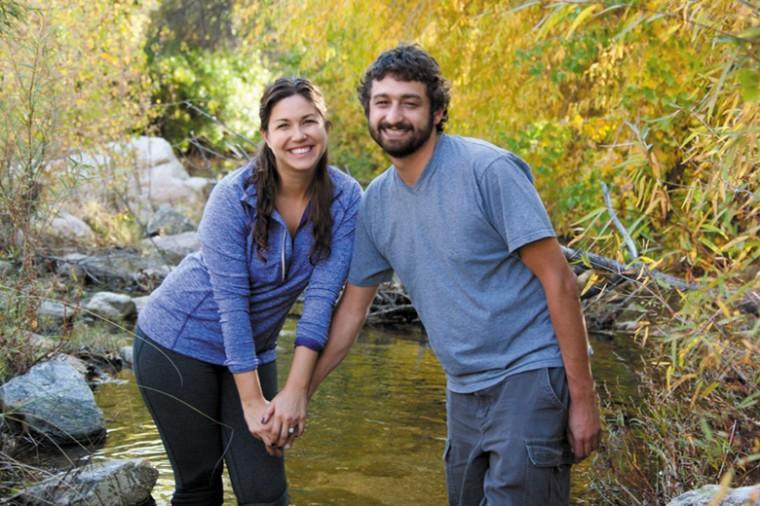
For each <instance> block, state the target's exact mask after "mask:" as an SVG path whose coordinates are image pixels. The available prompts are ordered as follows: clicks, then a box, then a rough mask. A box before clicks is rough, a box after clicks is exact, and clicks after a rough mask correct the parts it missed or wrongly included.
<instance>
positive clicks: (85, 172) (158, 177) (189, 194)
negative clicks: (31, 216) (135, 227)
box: [57, 137, 208, 223]
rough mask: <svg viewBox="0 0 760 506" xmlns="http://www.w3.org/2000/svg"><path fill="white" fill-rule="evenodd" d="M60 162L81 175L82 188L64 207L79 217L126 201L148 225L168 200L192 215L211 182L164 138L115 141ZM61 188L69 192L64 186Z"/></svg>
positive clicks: (108, 210) (97, 213) (121, 206)
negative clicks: (188, 167) (195, 174)
mask: <svg viewBox="0 0 760 506" xmlns="http://www.w3.org/2000/svg"><path fill="white" fill-rule="evenodd" d="M57 163H58V164H60V165H62V168H61V170H69V171H70V172H73V173H75V174H78V176H79V180H80V183H79V187H78V191H77V193H76V194H75V195H70V196H69V197H70V198H67V200H66V203H65V207H66V210H67V211H68V212H69V213H71V214H75V215H77V216H79V217H80V218H81V217H86V216H87V215H89V216H91V217H95V216H103V214H106V215H107V214H108V213H111V212H121V211H123V210H124V207H125V206H124V204H123V202H124V200H126V201H127V203H128V208H129V209H130V211H131V212H133V213H134V214H135V215H136V217H137V218H138V220H139V221H141V222H143V223H144V222H146V221H148V220H149V219H150V217H151V215H152V214H153V211H152V210H153V209H154V208H155V207H156V206H157V205H159V204H163V203H169V204H172V205H174V206H175V207H176V206H179V207H180V208H181V209H182V210H184V211H186V212H188V213H189V214H190V215H191V216H192V215H194V214H197V213H198V212H199V211H200V210H201V209H202V208H203V204H204V203H205V201H206V198H207V197H208V180H206V179H204V178H191V177H190V175H189V174H188V172H187V170H185V167H184V166H183V165H182V163H181V162H180V161H179V160H178V159H177V157H176V156H175V155H174V152H173V150H172V147H171V145H169V143H168V142H167V141H166V140H164V139H161V138H160V137H139V138H136V139H132V140H129V141H127V142H113V143H110V144H107V145H105V146H103V147H101V148H99V149H98V150H97V151H94V150H93V151H92V152H81V153H78V154H74V155H71V156H69V157H67V159H66V160H60V161H58V162H57ZM104 181H108V183H107V184H103V182H104ZM59 190H60V191H61V192H64V191H65V188H60V189H59ZM82 213H85V214H84V215H83V214H82Z"/></svg>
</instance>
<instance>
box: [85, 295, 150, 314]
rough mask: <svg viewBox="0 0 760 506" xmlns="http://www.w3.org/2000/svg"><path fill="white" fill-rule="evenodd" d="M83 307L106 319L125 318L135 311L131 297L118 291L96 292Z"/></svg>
mask: <svg viewBox="0 0 760 506" xmlns="http://www.w3.org/2000/svg"><path fill="white" fill-rule="evenodd" d="M84 308H85V309H86V310H87V311H89V312H91V313H94V314H95V315H97V316H100V317H102V318H105V319H106V320H111V321H119V320H126V319H127V318H129V317H130V316H132V315H134V314H135V312H136V311H137V309H136V307H135V303H134V302H133V301H132V297H130V296H129V295H124V294H120V293H113V292H98V293H96V294H95V295H93V296H92V298H91V299H90V300H89V301H87V302H86V303H85V305H84Z"/></svg>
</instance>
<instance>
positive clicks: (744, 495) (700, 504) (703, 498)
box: [668, 483, 760, 506]
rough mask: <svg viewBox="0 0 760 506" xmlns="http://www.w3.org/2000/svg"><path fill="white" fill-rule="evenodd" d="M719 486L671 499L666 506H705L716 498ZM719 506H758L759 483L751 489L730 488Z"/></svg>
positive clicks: (704, 488) (707, 487) (700, 489)
mask: <svg viewBox="0 0 760 506" xmlns="http://www.w3.org/2000/svg"><path fill="white" fill-rule="evenodd" d="M719 492H720V485H705V486H704V487H702V488H699V489H697V490H690V491H689V492H686V493H684V494H681V495H679V496H678V497H675V498H673V499H671V501H670V502H669V503H668V506H707V505H708V504H713V499H715V497H716V496H718V494H719ZM717 504H718V505H719V506H760V483H758V484H756V485H753V486H751V487H741V488H730V489H728V490H727V491H726V494H725V495H724V496H723V498H722V499H721V500H720V502H719V503H717Z"/></svg>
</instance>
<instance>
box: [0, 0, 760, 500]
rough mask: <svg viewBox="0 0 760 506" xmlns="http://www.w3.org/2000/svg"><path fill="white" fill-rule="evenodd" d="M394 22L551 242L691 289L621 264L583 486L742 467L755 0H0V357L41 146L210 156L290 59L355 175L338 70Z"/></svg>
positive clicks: (250, 123)
mask: <svg viewBox="0 0 760 506" xmlns="http://www.w3.org/2000/svg"><path fill="white" fill-rule="evenodd" d="M400 41H414V42H417V43H419V44H421V45H422V46H423V47H424V48H425V49H427V50H428V51H430V52H431V53H432V54H433V55H434V56H435V58H436V59H437V60H438V62H439V63H440V65H441V67H442V68H443V72H444V74H445V75H446V76H448V77H449V78H450V80H451V81H452V86H453V91H452V97H453V99H452V104H451V108H450V122H449V125H448V126H447V130H448V131H450V132H452V133H457V134H461V135H468V136H475V137H481V138H484V139H486V140H488V141H491V142H493V143H495V144H498V145H501V146H503V147H506V148H508V149H511V150H513V151H515V152H516V153H518V154H519V155H520V156H522V157H523V158H525V159H526V160H527V161H528V162H529V163H530V165H531V166H532V168H533V170H534V175H535V178H536V185H537V187H538V190H539V192H540V194H541V195H542V197H543V199H544V201H545V203H546V205H547V207H548V210H549V213H550V215H551V217H552V220H553V222H554V224H555V227H556V229H557V230H558V232H559V233H560V235H561V237H562V239H563V242H564V243H565V244H568V245H571V246H573V247H575V248H578V249H581V250H584V251H589V252H594V253H598V254H603V255H606V256H608V257H611V258H614V259H616V260H618V261H619V262H621V263H623V264H629V263H634V262H638V265H639V268H640V269H642V268H643V269H645V270H653V269H657V270H660V271H665V272H668V273H670V274H673V275H675V276H679V277H681V278H683V279H684V280H686V281H687V282H688V283H691V284H692V285H693V288H695V289H689V290H682V291H678V290H676V291H673V290H665V289H664V287H659V286H658V285H657V284H656V283H654V282H648V281H646V279H648V278H646V276H642V278H641V283H640V284H641V293H640V294H639V295H642V294H643V295H644V297H643V300H644V301H645V302H644V303H643V305H644V306H645V309H646V310H645V311H642V313H641V315H640V316H639V317H638V319H637V321H636V325H635V332H634V334H633V335H634V339H633V340H632V342H631V346H639V347H641V349H642V363H641V364H636V365H635V367H636V368H638V369H639V374H640V380H641V383H640V390H641V395H642V397H641V398H642V399H643V401H641V402H639V403H637V404H635V405H625V404H620V403H614V404H613V403H610V404H607V405H606V406H605V409H604V411H605V412H604V415H605V429H606V437H605V443H604V449H603V451H602V452H599V453H598V454H597V455H596V457H595V460H594V463H593V465H594V468H595V471H598V472H597V473H596V476H597V479H596V481H595V483H594V484H593V486H594V487H597V488H598V490H599V491H600V494H601V496H602V497H606V498H608V499H609V500H610V501H611V502H613V503H625V504H658V503H661V502H662V501H663V500H664V499H666V498H669V497H672V496H674V495H676V494H677V493H680V492H683V491H685V490H688V489H689V488H693V487H696V486H700V485H702V484H705V483H716V482H720V483H722V484H723V485H725V486H729V485H731V486H738V485H744V484H750V483H756V482H758V481H760V467H759V466H760V425H758V420H760V410H759V409H758V401H760V368H758V367H757V364H758V363H760V343H759V342H758V320H757V304H756V303H755V304H754V309H753V307H752V304H751V303H750V304H749V305H747V300H748V298H749V300H751V296H752V291H753V290H757V289H758V266H759V265H760V258H759V256H760V248H758V245H759V244H760V241H759V240H758V226H759V225H760V220H759V216H758V209H760V206H759V205H758V179H759V178H760V171H758V164H759V163H760V140H759V138H758V128H759V127H760V121H759V120H760V118H759V113H760V57H759V55H760V51H759V49H760V4H759V3H758V2H757V1H756V0H628V1H625V0H598V1H597V0H566V1H559V0H542V1H538V0H535V1H512V2H507V1H504V2H489V1H477V0H471V1H466V0H446V1H432V0H431V1H424V0H417V1H413V0H393V1H391V0H381V1H373V2H368V1H360V0H324V1H314V0H305V1H290V0H279V1H278V0H270V1H265V0H262V1H254V0H209V1H204V2H201V1H191V0H185V1H180V0H164V1H159V0H129V1H127V0H121V1H117V0H46V1H44V2H42V1H40V2H35V1H32V0H29V1H20V0H19V1H17V0H0V90H1V91H0V116H1V117H2V122H0V217H1V218H2V220H1V221H0V232H1V235H0V256H2V257H3V258H5V259H9V260H12V261H14V262H17V263H18V264H19V265H21V266H22V269H21V271H20V272H21V274H19V276H18V278H14V279H13V280H12V281H9V280H5V279H4V280H3V282H2V285H3V288H5V289H7V290H8V293H12V294H13V296H14V297H17V298H18V299H19V300H21V301H23V302H24V303H23V304H19V305H17V306H16V307H17V308H18V310H17V311H16V312H15V313H14V314H13V315H11V316H7V315H6V317H5V318H4V319H3V320H2V328H0V330H1V331H2V332H1V336H2V338H1V339H0V340H2V343H0V344H2V345H3V346H2V350H3V351H2V352H0V353H1V354H2V358H0V363H2V366H0V372H1V373H2V375H3V376H5V377H7V376H9V375H11V374H14V373H18V372H20V371H21V370H23V369H24V367H25V366H27V365H28V364H29V363H31V362H32V361H33V353H32V352H31V351H30V349H29V347H28V346H26V345H25V342H24V333H23V332H22V330H23V329H24V328H28V325H29V324H30V322H31V320H33V318H34V316H33V315H34V314H35V313H34V300H36V299H35V298H34V297H32V295H33V294H34V290H35V288H34V287H35V286H37V285H36V284H35V282H36V280H37V274H36V273H37V272H38V270H37V266H35V251H37V249H38V248H39V247H40V243H39V241H38V240H37V239H36V238H38V237H41V234H42V233H43V230H40V227H39V226H37V225H35V224H38V223H41V222H44V220H43V221H41V220H40V217H41V216H45V214H46V213H49V212H52V211H51V210H52V209H53V208H54V204H55V201H56V200H57V199H61V198H65V197H64V195H63V194H62V193H61V192H56V191H53V190H52V188H66V189H67V190H68V191H76V188H77V185H78V181H79V179H78V173H77V172H76V171H66V172H62V171H61V169H60V167H61V166H60V164H55V163H52V162H53V161H54V160H59V159H61V158H62V157H66V156H68V155H70V154H71V153H73V152H76V151H78V150H87V149H90V148H94V147H97V146H102V145H104V144H105V143H108V142H112V141H117V140H120V139H124V138H128V137H130V136H135V135H140V134H157V135H161V136H163V137H165V138H167V139H168V140H169V141H170V142H171V143H172V145H173V146H174V147H175V150H176V152H177V153H178V154H183V155H184V156H185V157H186V158H185V159H186V162H187V164H189V165H193V164H195V166H199V167H200V166H202V167H208V166H209V165H208V164H207V162H208V161H209V160H214V161H215V163H214V164H213V166H211V167H212V168H211V170H212V171H214V172H215V173H219V172H220V171H221V170H224V169H229V168H232V167H234V166H235V165H238V164H240V163H241V160H242V159H244V158H245V156H246V155H245V153H251V152H252V151H253V150H254V149H255V146H256V143H257V142H258V141H259V139H260V135H259V133H258V120H257V113H258V111H257V107H258V99H259V97H260V94H261V91H262V89H263V86H264V85H265V84H266V83H267V82H268V81H270V80H271V79H273V78H274V77H277V76H279V75H283V74H284V75H303V76H306V77H309V78H310V79H312V80H314V81H316V82H317V84H319V85H320V86H321V88H322V90H323V91H324V93H325V95H326V98H327V101H328V106H329V109H330V114H331V121H332V125H333V127H332V130H331V136H330V156H331V161H332V163H334V164H336V165H338V166H340V167H343V168H345V169H347V170H349V171H350V172H351V174H353V175H354V176H355V177H357V178H358V179H359V180H360V181H363V182H367V181H369V180H370V179H371V178H372V177H373V176H375V175H377V174H379V173H380V172H381V171H382V170H384V169H385V167H386V166H387V160H386V159H385V158H384V156H383V155H382V153H381V152H380V150H379V149H378V148H377V147H376V146H375V145H374V144H373V143H372V141H371V140H370V138H369V136H368V135H367V133H366V123H365V119H364V116H363V112H362V110H361V107H360V106H359V103H358V101H357V100H356V96H355V95H356V94H355V89H356V86H357V84H358V80H359V78H360V76H361V75H362V73H363V71H364V70H365V69H366V67H367V66H368V65H369V63H370V62H371V61H372V60H373V59H374V58H375V57H376V56H377V54H379V52H380V51H382V50H384V49H388V48H390V47H393V46H394V45H396V44H397V43H398V42H400ZM52 181H56V184H52ZM61 183H62V184H61ZM602 183H604V184H605V185H607V187H608V188H609V191H610V197H611V201H612V202H611V206H612V208H613V209H614V210H615V212H616V214H617V216H618V217H619V218H620V220H621V221H622V224H623V227H624V229H625V230H624V231H622V230H620V229H618V228H616V227H615V226H614V225H613V222H612V220H611V213H610V207H608V206H606V205H605V201H604V195H603V191H602ZM87 221H88V223H89V224H90V225H92V227H93V229H94V230H95V231H96V232H98V241H99V244H101V245H109V244H116V245H129V244H130V242H132V241H134V240H136V238H137V237H138V236H139V234H138V233H137V232H136V230H137V228H138V227H137V224H136V223H135V219H134V217H133V216H132V215H131V214H130V212H129V209H127V208H120V207H119V205H118V203H115V204H114V207H113V208H112V209H109V210H107V211H106V210H103V209H100V210H97V209H96V210H92V212H91V213H90V215H89V216H88V218H87ZM19 232H20V233H21V235H22V237H23V238H24V240H21V241H19V240H17V238H18V237H19ZM631 243H633V245H634V247H633V248H631V247H630V245H631ZM593 282H594V279H593V278H592V279H589V282H588V286H591V285H592V284H593ZM742 308H744V309H742ZM747 308H749V309H747Z"/></svg>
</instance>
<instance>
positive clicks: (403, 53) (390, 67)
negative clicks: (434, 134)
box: [356, 44, 451, 133]
mask: <svg viewBox="0 0 760 506" xmlns="http://www.w3.org/2000/svg"><path fill="white" fill-rule="evenodd" d="M387 75H391V76H392V77H394V78H395V79H398V80H399V81H419V82H421V83H423V84H424V85H425V87H426V88H427V95H428V99H429V100H430V109H431V112H435V111H442V112H443V116H442V118H441V121H440V122H439V123H438V125H436V130H437V131H438V133H442V132H443V128H444V124H445V123H446V120H448V119H449V101H450V100H451V95H450V92H449V90H450V85H449V82H448V81H447V80H446V78H444V77H443V75H442V74H441V67H440V66H438V62H436V61H435V59H434V58H433V57H432V56H430V55H429V54H428V53H427V52H425V51H424V50H423V49H422V48H421V47H420V46H418V45H417V44H399V45H398V46H396V47H394V48H393V49H389V50H388V51H385V52H383V53H382V54H381V55H380V56H378V57H377V59H376V60H375V61H374V62H373V63H372V65H370V66H369V68H368V69H367V71H366V72H365V73H364V77H363V78H362V80H361V83H359V87H358V88H357V90H356V91H357V93H358V95H359V101H360V102H361V104H362V107H364V114H365V116H369V99H370V93H371V91H372V82H373V81H380V80H382V79H384V78H385V77H386V76H387Z"/></svg>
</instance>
